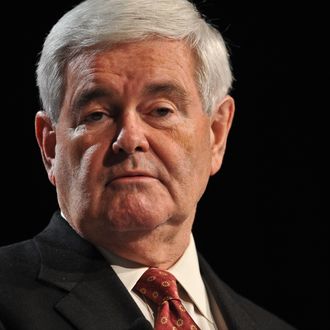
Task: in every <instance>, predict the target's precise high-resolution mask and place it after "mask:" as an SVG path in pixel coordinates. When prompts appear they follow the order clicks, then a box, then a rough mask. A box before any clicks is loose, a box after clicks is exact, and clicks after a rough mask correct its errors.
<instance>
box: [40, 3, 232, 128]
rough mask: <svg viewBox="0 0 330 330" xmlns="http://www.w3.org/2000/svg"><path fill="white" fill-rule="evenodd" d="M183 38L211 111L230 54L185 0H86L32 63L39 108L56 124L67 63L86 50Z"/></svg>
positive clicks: (223, 89) (227, 78)
mask: <svg viewBox="0 0 330 330" xmlns="http://www.w3.org/2000/svg"><path fill="white" fill-rule="evenodd" d="M152 36H154V37H164V38H170V39H177V40H184V41H186V42H187V44H188V45H189V46H190V47H191V49H192V51H193V52H194V53H195V54H196V56H197V68H196V80H197V81H196V83H197V85H198V88H199V92H200V95H201V98H202V102H203V106H204V111H206V112H207V113H208V114H211V112H212V110H213V109H214V107H215V106H216V104H217V102H219V101H221V99H222V98H223V97H224V96H225V95H226V94H228V92H229V91H230V88H231V85H232V80H233V77H232V72H231V67H230V62H229V55H228V51H227V48H226V45H225V42H224V40H223V38H222V36H221V34H220V32H219V31H218V30H217V29H216V28H214V27H213V26H211V25H210V24H208V23H207V22H206V21H205V19H204V18H203V17H202V16H201V14H200V13H199V12H198V10H197V9H196V7H195V6H194V5H193V4H192V3H191V2H189V1H188V0H138V1H137V0H125V1H123V0H85V1H83V2H81V3H80V4H79V5H77V6H76V7H74V8H73V9H71V10H70V11H69V12H67V13H66V14H65V15H64V16H63V17H62V18H61V19H60V20H59V21H58V22H57V23H56V24H55V25H54V26H53V28H52V29H51V31H50V33H49V34H48V36H47V38H46V40H45V42H44V46H43V49H42V52H41V56H40V60H39V63H38V66H37V85H38V87H39V95H40V100H41V103H42V107H43V109H44V111H46V112H47V113H48V115H49V116H50V118H51V120H52V122H53V123H56V122H57V120H58V117H59V114H60V108H61V105H62V102H63V98H64V93H65V69H66V67H67V64H68V63H69V62H70V61H72V60H73V59H74V58H75V57H76V56H78V55H81V54H83V53H84V52H85V51H86V50H87V49H89V50H90V49H94V50H96V51H97V50H102V49H103V50H104V47H105V46H106V47H111V45H114V44H118V43H123V42H129V41H138V40H143V39H145V38H148V37H152Z"/></svg>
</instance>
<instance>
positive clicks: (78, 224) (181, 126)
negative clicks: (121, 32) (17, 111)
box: [43, 39, 232, 268]
mask: <svg viewBox="0 0 330 330" xmlns="http://www.w3.org/2000/svg"><path fill="white" fill-rule="evenodd" d="M82 59H83V60H82V61H83V62H82V63H79V60H80V59H79V57H78V58H76V59H75V61H77V62H74V63H71V64H70V65H69V66H68V68H67V82H66V85H67V89H66V93H65V97H64V102H63V106H62V109H61V113H60V117H59V120H58V124H57V126H56V152H55V153H54V154H55V158H54V159H53V160H52V162H51V163H50V165H46V167H48V169H49V172H51V171H53V172H54V175H55V178H56V187H57V191H58V199H59V204H60V207H61V209H62V211H63V213H64V215H65V216H66V218H68V219H69V221H70V224H71V225H72V227H74V228H75V230H76V231H77V232H78V233H79V234H80V235H81V236H83V237H85V238H86V239H88V240H89V241H91V242H92V243H94V244H96V245H98V246H101V247H103V248H105V249H108V250H110V251H112V252H113V253H115V254H118V255H119V256H121V257H123V258H126V259H129V260H132V261H135V262H138V263H141V264H146V265H154V266H158V267H163V268H168V267H170V266H171V265H172V264H173V263H174V262H175V261H176V260H177V259H178V258H179V257H180V256H181V255H182V253H183V251H184V250H185V248H186V247H187V245H188V243H189V237H190V232H191V228H192V224H193V221H194V217H195V212H196V207H197V203H198V201H199V199H200V198H201V196H202V194H203V192H204V191H205V188H206V185H207V182H208V179H209V176H210V175H212V174H214V173H216V172H217V170H218V169H219V167H220V165H221V159H222V154H221V153H218V152H217V151H216V150H218V149H219V148H220V147H221V145H219V146H217V145H216V143H217V142H216V141H218V140H225V139H226V137H227V136H226V135H227V133H228V130H227V129H222V130H221V131H222V133H220V134H222V135H224V139H222V138H214V136H215V135H218V133H217V132H214V130H217V127H220V126H219V125H213V126H212V123H213V121H214V118H220V116H218V117H216V116H209V115H207V114H206V113H205V112H204V111H203V105H202V102H201V99H200V96H199V92H198V88H197V85H196V81H195V65H196V63H195V59H194V56H193V55H192V53H191V51H190V49H189V48H187V45H186V44H185V43H184V42H182V41H168V40H166V41H165V40H158V39H155V40H148V41H140V42H133V43H127V44H122V45H118V46H116V47H114V48H112V49H111V50H108V51H103V52H100V53H97V54H96V55H95V54H94V55H93V57H92V59H90V60H86V58H85V57H82ZM93 90H94V91H95V90H99V91H104V92H105V93H104V94H103V92H101V93H95V94H94V95H93V92H92V94H90V95H89V98H90V99H88V98H86V99H85V100H82V95H86V94H87V95H88V93H89V92H90V91H93ZM81 100H82V101H81ZM228 104H230V102H229V103H228ZM77 107H78V108H79V109H77ZM113 107H115V109H116V112H115V115H114V113H113V112H112V110H111V109H112V108H113ZM164 108H168V109H169V110H168V111H165V112H164V111H163V109H164ZM229 108H232V107H228V109H229ZM159 109H161V111H159ZM225 109H227V108H226V107H225ZM228 109H227V110H225V112H230V111H231V110H228ZM77 112H78V113H79V116H77ZM91 114H93V116H92V117H91V116H90V115H91ZM94 114H96V116H95V115H94ZM226 118H227V117H226ZM228 118H229V120H228V123H225V122H226V120H223V121H224V123H225V124H224V125H225V126H226V125H227V126H228V125H229V126H230V123H231V117H230V116H229V117H228ZM43 125H46V127H47V123H46V122H43ZM115 145H116V148H114V146H115ZM46 149H47V148H44V150H46ZM48 149H49V148H48ZM48 158H49V157H45V159H48ZM217 159H218V160H217ZM214 164H216V165H214ZM136 170H137V171H143V172H144V173H145V174H144V176H140V177H136V176H135V177H127V173H129V172H131V171H136ZM138 173H139V172H138ZM146 175H147V176H146ZM165 250H167V253H166V254H165V253H164V251H165ZM169 256H170V257H169Z"/></svg>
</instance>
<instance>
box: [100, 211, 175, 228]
mask: <svg viewBox="0 0 330 330" xmlns="http://www.w3.org/2000/svg"><path fill="white" fill-rule="evenodd" d="M123 211H124V212H123ZM123 211H121V212H119V213H115V212H113V210H112V211H110V212H109V214H108V217H107V220H106V224H105V226H109V227H108V228H109V229H110V230H112V231H116V232H146V231H153V230H155V229H157V228H158V227H160V226H162V225H164V224H166V223H167V222H168V221H169V218H170V217H169V216H168V213H166V214H165V213H164V212H157V211H156V210H152V211H149V212H147V211H146V212H143V213H142V214H141V212H133V213H131V212H127V211H126V212H125V210H123ZM155 211H156V212H155Z"/></svg>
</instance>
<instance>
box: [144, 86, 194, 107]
mask: <svg viewBox="0 0 330 330" xmlns="http://www.w3.org/2000/svg"><path fill="white" fill-rule="evenodd" d="M142 95H143V96H158V95H159V96H166V97H169V98H170V99H173V100H174V101H177V102H179V103H180V104H181V105H183V106H186V105H187V104H188V100H189V97H188V93H187V92H186V90H185V89H184V88H183V87H181V86H180V85H178V84H176V83H173V82H162V83H152V84H149V85H147V86H145V87H144V89H143V92H142Z"/></svg>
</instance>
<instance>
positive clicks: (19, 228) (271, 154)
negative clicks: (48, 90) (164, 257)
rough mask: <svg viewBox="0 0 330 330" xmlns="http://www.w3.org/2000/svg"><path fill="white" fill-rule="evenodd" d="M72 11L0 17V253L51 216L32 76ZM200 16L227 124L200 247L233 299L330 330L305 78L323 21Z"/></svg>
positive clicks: (8, 12)
mask: <svg viewBox="0 0 330 330" xmlns="http://www.w3.org/2000/svg"><path fill="white" fill-rule="evenodd" d="M78 2H79V1H63V2H58V1H52V2H43V3H42V4H38V5H37V4H35V3H33V4H24V5H23V7H20V10H19V11H17V8H15V7H16V6H17V4H14V3H12V4H10V3H7V4H6V6H5V7H3V15H2V16H3V19H4V18H6V19H7V20H8V22H6V23H5V22H4V21H2V23H1V24H3V25H4V26H3V29H2V31H3V35H2V50H1V53H2V65H3V67H2V82H3V84H2V113H1V122H0V123H1V130H0V131H1V142H2V144H1V163H2V166H1V167H2V176H3V178H2V211H3V212H2V217H1V218H2V226H1V231H0V245H5V244H9V243H13V242H16V241H20V240H23V239H27V238H30V237H31V236H33V235H34V234H36V233H38V232H39V231H40V230H41V229H43V228H44V227H45V226H46V224H47V223H48V220H49V218H50V216H51V214H52V212H53V210H55V209H56V207H57V204H56V195H55V191H54V189H53V188H52V186H51V185H50V183H49V182H48V179H47V176H46V172H45V171H44V169H43V165H42V162H41V157H40V154H39V151H38V148H37V144H36V142H35V138H34V115H35V112H36V111H37V110H38V109H39V102H38V92H37V88H36V87H35V74H34V70H35V63H36V62H37V58H38V53H39V52H40V50H41V47H42V43H43V40H44V38H45V37H46V34H47V33H48V32H49V30H50V28H51V26H52V25H53V24H54V23H55V22H56V21H57V20H58V19H59V17H60V16H61V15H62V14H63V13H64V12H66V11H67V10H68V9H70V8H71V7H72V6H73V5H74V4H77V3H78ZM198 7H199V8H200V10H201V11H202V12H203V13H204V14H205V15H206V16H207V17H208V19H209V21H210V22H211V23H212V24H214V25H216V26H217V28H218V29H219V30H220V31H221V32H222V34H223V36H224V38H225V40H226V42H227V44H228V46H229V48H230V53H231V58H232V66H233V71H234V76H235V82H234V88H233V91H232V95H233V96H234V98H235V100H236V115H235V119H234V124H233V127H232V131H231V133H230V136H229V141H228V145H227V154H226V156H225V160H224V164H223V167H222V169H221V171H220V172H219V173H218V174H217V175H215V176H214V177H212V178H211V180H210V183H209V186H208V189H207V191H206V192H205V195H204V196H203V198H202V200H201V201H200V204H199V208H198V212H197V217H196V222H195V226H194V235H195V239H196V243H197V246H198V248H199V250H200V251H201V252H202V254H203V255H204V256H205V257H206V259H207V260H208V261H209V262H210V263H211V265H212V266H213V267H214V268H215V270H216V271H217V273H218V274H219V276H220V277H221V278H222V279H223V280H224V281H226V282H227V283H228V284H229V285H230V286H231V287H232V288H234V289H235V290H236V291H237V292H239V293H241V294H242V295H244V296H246V297H247V298H249V299H251V300H252V301H254V302H256V303H257V304H259V305H261V306H263V307H264V308H266V309H268V310H270V311H272V312H273V313H275V314H277V315H278V316H280V317H282V318H283V319H285V320H287V321H288V322H289V323H291V324H292V325H294V326H296V327H297V328H298V329H302V330H303V329H313V330H317V329H325V328H328V327H329V319H328V315H329V313H328V307H329V298H328V297H329V286H328V277H329V276H328V275H329V274H328V260H327V258H328V248H329V247H328V229H327V222H328V220H326V219H327V218H328V217H327V216H325V215H323V216H321V211H320V204H321V191H320V190H321V181H322V178H323V176H322V175H321V170H320V169H321V167H322V166H321V159H320V157H319V154H320V152H321V148H320V141H319V131H320V128H319V127H320V121H322V120H321V119H320V117H321V116H320V110H321V109H320V108H321V107H320V106H319V104H318V102H317V101H316V100H317V99H319V98H320V96H319V95H318V93H317V91H316V90H317V84H318V81H317V80H315V79H316V76H315V75H314V73H315V72H316V71H320V70H322V64H321V63H320V59H321V57H320V56H319V53H320V52H322V51H321V48H322V46H323V43H324V41H325V40H322V38H320V34H321V31H322V30H323V29H322V26H321V25H322V22H323V21H322V19H321V18H320V17H321V16H322V12H323V11H322V9H321V8H318V7H317V6H316V3H314V4H313V6H312V7H311V5H310V4H309V5H308V4H306V5H304V6H303V5H302V4H300V5H299V6H296V7H294V8H288V7H287V6H286V5H285V4H280V3H278V2H277V3H276V5H273V4H271V3H268V2H267V4H265V5H264V6H261V7H260V6H258V7H253V5H251V4H250V5H249V6H242V5H241V4H239V3H237V2H234V3H230V4H228V3H225V4H219V3H218V2H216V1H200V2H199V3H198ZM5 16H7V17H5Z"/></svg>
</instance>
